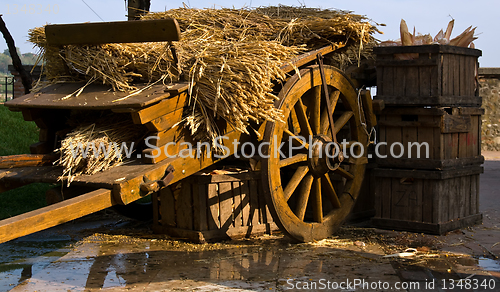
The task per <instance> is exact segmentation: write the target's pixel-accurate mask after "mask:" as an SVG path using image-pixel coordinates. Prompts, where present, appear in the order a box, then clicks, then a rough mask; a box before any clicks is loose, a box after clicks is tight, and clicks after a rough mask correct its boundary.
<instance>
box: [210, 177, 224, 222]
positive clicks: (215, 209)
mask: <svg viewBox="0 0 500 292" xmlns="http://www.w3.org/2000/svg"><path fill="white" fill-rule="evenodd" d="M218 188H219V186H218V184H209V185H208V209H209V210H210V211H209V213H208V230H216V229H219V228H220V227H221V224H220V218H219V190H218Z"/></svg>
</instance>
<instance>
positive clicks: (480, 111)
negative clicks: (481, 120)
mask: <svg viewBox="0 0 500 292" xmlns="http://www.w3.org/2000/svg"><path fill="white" fill-rule="evenodd" d="M484 112H485V110H484V108H480V107H461V108H460V114H461V115H470V116H480V115H484Z"/></svg>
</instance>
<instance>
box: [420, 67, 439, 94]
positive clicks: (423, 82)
mask: <svg viewBox="0 0 500 292" xmlns="http://www.w3.org/2000/svg"><path fill="white" fill-rule="evenodd" d="M433 69H434V70H435V68H432V67H430V66H421V67H418V82H419V96H432V93H431V70H433Z"/></svg>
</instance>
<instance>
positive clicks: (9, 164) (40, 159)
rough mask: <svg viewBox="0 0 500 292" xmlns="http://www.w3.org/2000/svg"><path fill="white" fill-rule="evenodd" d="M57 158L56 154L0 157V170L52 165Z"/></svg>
mask: <svg viewBox="0 0 500 292" xmlns="http://www.w3.org/2000/svg"><path fill="white" fill-rule="evenodd" d="M58 158H59V155H57V154H19V155H9V156H0V169H1V168H13V167H26V166H41V165H52V163H53V162H54V161H56V160H57V159H58Z"/></svg>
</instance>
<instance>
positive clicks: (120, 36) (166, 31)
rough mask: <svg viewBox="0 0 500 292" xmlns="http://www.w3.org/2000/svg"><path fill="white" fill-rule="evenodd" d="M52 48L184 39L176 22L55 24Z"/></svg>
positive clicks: (48, 32) (49, 38) (48, 29)
mask: <svg viewBox="0 0 500 292" xmlns="http://www.w3.org/2000/svg"><path fill="white" fill-rule="evenodd" d="M45 35H46V37H47V42H48V43H49V44H50V45H51V46H64V45H83V44H106V43H142V42H166V41H178V40H179V39H180V35H181V32H180V28H179V24H178V23H177V20H175V19H171V18H168V19H155V20H135V21H116V22H93V23H74V24H53V25H47V26H45Z"/></svg>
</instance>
